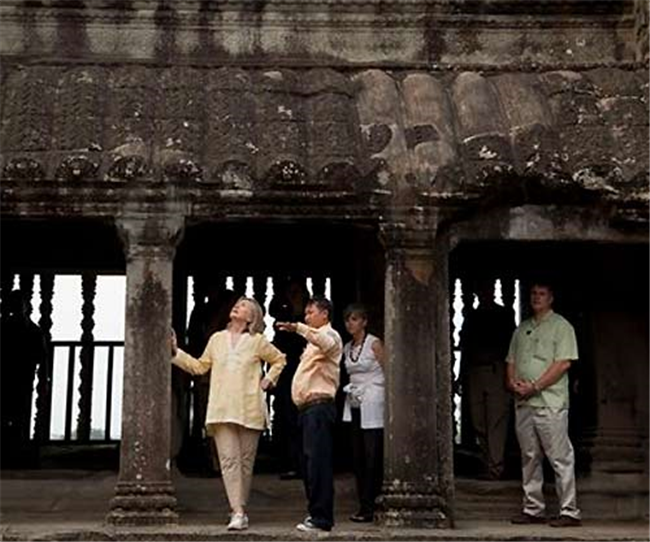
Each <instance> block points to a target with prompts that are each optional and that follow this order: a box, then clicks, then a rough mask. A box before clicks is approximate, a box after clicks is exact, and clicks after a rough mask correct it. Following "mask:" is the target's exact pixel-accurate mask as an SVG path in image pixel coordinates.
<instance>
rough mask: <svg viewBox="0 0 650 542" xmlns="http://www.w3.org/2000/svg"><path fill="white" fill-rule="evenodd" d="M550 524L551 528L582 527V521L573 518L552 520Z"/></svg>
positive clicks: (564, 517) (565, 517) (563, 517)
mask: <svg viewBox="0 0 650 542" xmlns="http://www.w3.org/2000/svg"><path fill="white" fill-rule="evenodd" d="M548 524H549V525H550V526H551V527H580V526H581V525H582V521H580V520H579V519H578V518H572V517H571V516H560V517H558V518H556V519H552V520H551V521H549V523H548Z"/></svg>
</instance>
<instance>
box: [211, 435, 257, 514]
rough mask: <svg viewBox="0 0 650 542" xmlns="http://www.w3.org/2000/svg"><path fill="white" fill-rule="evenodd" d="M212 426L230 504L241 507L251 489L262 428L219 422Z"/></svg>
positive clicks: (236, 508)
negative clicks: (256, 428) (249, 427)
mask: <svg viewBox="0 0 650 542" xmlns="http://www.w3.org/2000/svg"><path fill="white" fill-rule="evenodd" d="M213 427H214V441H215V444H216V445H217V453H218V454H219V464H220V466H221V476H222V479H223V485H224V486H225V488H226V495H227V496H228V502H229V503H230V508H231V509H232V510H237V511H238V510H239V509H244V508H246V504H247V503H248V497H249V495H250V492H251V483H252V481H253V466H254V465H255V455H256V453H257V443H258V441H259V439H260V434H261V433H262V432H261V431H257V430H255V429H248V428H247V427H244V426H243V425H238V424H234V423H218V424H215V425H214V426H213Z"/></svg>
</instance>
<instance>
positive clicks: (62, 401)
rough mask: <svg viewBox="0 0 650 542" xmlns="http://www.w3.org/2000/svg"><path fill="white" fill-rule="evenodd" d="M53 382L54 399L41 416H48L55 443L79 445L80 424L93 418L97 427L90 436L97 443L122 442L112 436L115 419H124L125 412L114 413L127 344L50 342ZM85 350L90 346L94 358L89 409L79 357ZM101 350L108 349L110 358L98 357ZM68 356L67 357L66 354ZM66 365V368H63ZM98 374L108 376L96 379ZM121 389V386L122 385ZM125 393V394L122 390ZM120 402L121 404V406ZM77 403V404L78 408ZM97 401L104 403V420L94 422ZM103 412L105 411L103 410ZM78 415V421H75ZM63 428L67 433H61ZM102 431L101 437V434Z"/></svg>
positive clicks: (94, 425)
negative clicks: (82, 396)
mask: <svg viewBox="0 0 650 542" xmlns="http://www.w3.org/2000/svg"><path fill="white" fill-rule="evenodd" d="M50 345H51V349H50V364H49V372H50V383H51V385H50V386H49V388H48V392H49V395H50V397H47V404H49V408H48V412H43V413H40V412H39V413H37V416H39V415H46V416H48V418H49V419H48V423H47V427H48V428H49V431H48V437H49V438H48V439H47V440H49V441H53V442H70V443H72V442H77V441H78V440H79V438H78V434H79V431H78V430H77V424H78V423H79V420H80V419H82V418H85V419H90V420H91V426H92V427H93V428H94V430H93V433H92V434H91V436H90V441H93V442H97V441H99V442H109V441H110V442H114V441H116V440H119V437H118V438H116V436H115V435H114V434H112V430H111V427H112V424H113V421H114V417H115V416H117V417H118V419H121V412H117V413H116V412H114V402H115V400H116V398H115V397H113V396H114V392H115V387H116V386H115V383H114V376H115V372H116V364H119V367H118V369H119V373H121V372H122V371H121V369H122V363H123V352H124V342H123V341H93V342H92V343H90V344H89V345H87V344H83V343H82V342H81V341H52V342H51V343H50ZM82 347H90V348H91V349H92V355H90V356H89V359H90V363H91V364H92V371H90V374H91V376H92V380H93V381H92V382H91V383H90V385H89V387H88V389H89V390H90V393H91V401H90V402H89V403H88V406H87V407H82V406H81V405H80V403H79V393H80V386H81V363H80V359H79V354H80V353H81V350H82ZM101 349H107V352H106V355H105V356H103V355H98V354H99V352H100V350H101ZM66 353H67V355H66ZM62 364H63V366H62ZM97 375H101V376H104V375H105V377H103V378H96V376H97ZM119 384H120V387H121V383H119ZM119 393H121V391H119ZM119 399H120V400H118V401H117V403H118V404H121V397H120V398H119ZM75 400H76V402H77V405H75ZM97 401H103V402H104V403H103V420H97V419H93V411H94V410H96V408H94V407H97V406H100V405H97V404H96V403H97ZM80 408H88V409H89V411H88V412H81V411H80ZM99 410H100V411H101V410H102V409H101V408H100V409H99ZM75 414H77V419H76V420H75V419H74V418H75ZM61 426H62V427H63V433H61V432H60V430H61ZM98 429H99V435H98Z"/></svg>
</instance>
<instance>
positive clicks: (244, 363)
mask: <svg viewBox="0 0 650 542" xmlns="http://www.w3.org/2000/svg"><path fill="white" fill-rule="evenodd" d="M263 330H264V320H263V313H262V309H261V307H260V305H259V304H258V303H257V301H255V300H254V299H250V298H246V297H242V298H240V299H239V300H238V301H237V303H236V304H235V306H234V307H233V308H232V310H231V312H230V323H229V324H228V327H227V328H226V329H225V330H223V331H218V332H217V333H214V334H213V335H212V336H211V337H210V340H209V341H208V344H207V346H206V347H205V351H204V352H203V354H202V355H201V357H200V358H199V359H196V358H194V357H192V356H190V355H189V354H188V353H186V352H183V351H182V350H181V349H180V348H178V345H177V342H176V337H175V335H173V334H172V355H173V358H172V363H173V364H174V365H177V366H178V367H180V368H181V369H183V370H185V371H187V372H189V373H191V374H194V375H200V374H204V373H207V372H208V371H210V370H211V371H212V372H211V374H210V392H209V396H208V407H207V412H206V416H205V425H206V429H207V431H208V433H209V434H210V435H212V436H213V437H214V439H215V444H216V446H217V451H218V455H219V463H220V465H221V472H222V476H223V483H224V486H225V488H226V494H227V495H228V502H229V503H230V507H231V509H232V513H231V515H230V522H229V523H228V529H229V530H243V529H246V528H248V516H247V515H246V504H247V502H248V496H249V494H250V489H251V482H252V476H253V465H254V463H255V455H256V453H257V443H258V441H259V437H260V435H261V433H262V431H263V430H264V429H265V427H266V426H267V424H268V412H267V410H266V401H265V400H264V392H265V391H266V390H268V389H269V388H271V387H272V386H274V385H275V383H276V382H277V380H278V377H279V376H280V372H281V371H282V369H283V367H284V366H285V364H286V359H285V355H284V354H283V353H282V352H280V351H279V350H278V349H277V348H275V346H273V345H272V344H271V343H270V342H269V341H268V340H267V339H266V337H265V336H264V335H263V334H262V331H263ZM264 362H266V363H268V364H269V365H270V366H271V368H270V370H269V371H268V373H267V374H266V375H263V373H262V364H263V363H264Z"/></svg>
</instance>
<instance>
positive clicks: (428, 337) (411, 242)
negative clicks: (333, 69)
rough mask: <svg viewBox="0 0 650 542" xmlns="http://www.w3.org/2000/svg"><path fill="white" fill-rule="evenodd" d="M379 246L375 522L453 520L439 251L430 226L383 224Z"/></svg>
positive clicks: (445, 523) (434, 524)
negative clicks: (380, 420)
mask: <svg viewBox="0 0 650 542" xmlns="http://www.w3.org/2000/svg"><path fill="white" fill-rule="evenodd" d="M382 237H383V241H384V244H385V247H386V263H387V267H386V291H385V296H386V298H385V300H386V315H385V318H386V321H385V343H386V353H387V356H386V363H385V371H386V379H387V383H386V425H385V429H384V435H385V436H384V439H385V440H384V448H385V460H384V484H383V488H382V497H381V507H380V508H381V511H380V515H379V517H380V521H381V522H382V523H383V524H384V525H386V526H391V527H393V526H408V527H426V528H446V527H452V526H453V442H452V419H451V412H452V411H451V369H450V353H449V332H448V329H449V325H448V293H447V278H446V275H447V259H448V257H447V251H446V250H445V249H444V246H442V244H441V243H440V242H439V241H438V240H437V239H436V232H435V226H434V227H433V228H432V227H429V226H427V225H419V226H412V225H407V224H403V223H402V224H399V223H391V224H386V225H384V226H383V227H382Z"/></svg>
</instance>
